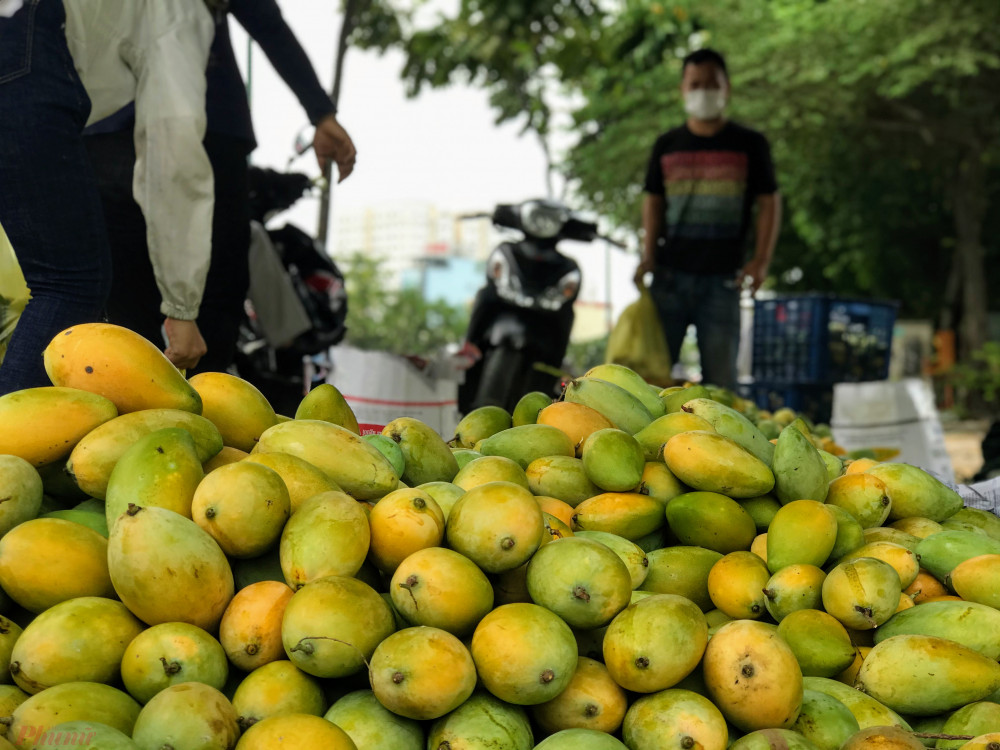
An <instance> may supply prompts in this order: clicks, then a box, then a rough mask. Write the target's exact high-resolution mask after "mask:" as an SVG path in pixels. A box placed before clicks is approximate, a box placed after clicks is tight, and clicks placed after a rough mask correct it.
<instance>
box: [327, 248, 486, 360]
mask: <svg viewBox="0 0 1000 750" xmlns="http://www.w3.org/2000/svg"><path fill="white" fill-rule="evenodd" d="M344 265H345V268H346V272H345V274H344V275H345V277H346V279H347V296H348V300H349V307H348V313H347V343H349V344H350V345H352V346H356V347H358V348H359V349H369V350H375V351H386V352H392V353H393V354H400V355H416V356H427V355H432V354H435V353H436V352H438V351H439V350H440V349H441V348H442V347H443V346H446V345H448V344H452V343H458V342H459V341H461V340H462V338H463V337H464V335H465V330H466V328H467V327H468V323H469V316H468V311H465V310H459V309H457V308H454V307H451V306H450V305H448V304H447V303H446V302H442V301H436V302H428V301H427V300H425V299H424V298H423V295H422V294H421V293H420V290H418V289H400V290H391V291H390V290H386V288H385V278H384V274H383V273H382V271H381V270H380V267H381V265H382V262H381V260H380V259H377V258H371V257H369V256H366V255H363V254H361V253H356V254H354V255H352V256H351V257H350V258H349V259H348V260H347V262H346V263H345V264H344Z"/></svg>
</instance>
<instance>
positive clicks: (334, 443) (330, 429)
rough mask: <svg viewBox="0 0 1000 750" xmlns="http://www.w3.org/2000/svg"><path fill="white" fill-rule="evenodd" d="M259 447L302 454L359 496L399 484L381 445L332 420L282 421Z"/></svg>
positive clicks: (384, 492) (371, 495)
mask: <svg viewBox="0 0 1000 750" xmlns="http://www.w3.org/2000/svg"><path fill="white" fill-rule="evenodd" d="M438 439H439V440H440V438H438ZM256 450H257V451H258V452H259V453H289V454H291V455H293V456H295V457H297V458H301V459H302V460H303V461H306V462H308V463H311V464H312V465H313V466H315V467H316V468H317V469H319V470H320V471H322V472H324V473H325V474H326V475H327V476H329V477H330V479H332V480H333V481H334V482H336V483H337V485H338V486H340V487H341V488H342V489H343V490H344V492H346V493H347V494H348V495H350V496H351V497H354V498H357V499H358V500H377V499H378V498H380V497H385V496H386V495H388V494H389V493H390V492H392V491H393V490H395V489H396V488H397V487H398V486H399V477H398V476H397V475H396V472H395V470H394V469H393V468H392V464H391V463H389V459H387V458H386V457H385V456H383V455H382V453H381V452H380V451H379V450H378V448H376V447H375V446H374V445H372V444H371V443H369V442H368V441H367V440H365V439H364V438H362V437H360V436H359V435H355V434H354V433H353V432H351V431H350V430H348V429H346V428H344V427H340V426H339V425H335V424H333V423H332V422H324V421H322V420H318V419H295V420H292V421H291V422H280V423H279V424H276V425H275V426H274V427H270V428H268V429H267V430H265V431H264V434H263V435H261V436H260V441H259V442H258V443H257V449H256ZM449 455H450V451H449ZM452 460H454V459H452ZM456 472H457V469H456ZM279 473H280V472H279Z"/></svg>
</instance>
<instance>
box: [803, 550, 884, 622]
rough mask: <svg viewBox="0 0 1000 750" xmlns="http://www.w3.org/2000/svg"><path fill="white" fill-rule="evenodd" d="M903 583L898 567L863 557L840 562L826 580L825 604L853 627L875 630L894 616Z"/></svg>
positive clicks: (835, 615) (824, 587)
mask: <svg viewBox="0 0 1000 750" xmlns="http://www.w3.org/2000/svg"><path fill="white" fill-rule="evenodd" d="M902 590H903V587H902V586H901V585H900V580H899V574H898V573H897V572H896V570H895V569H894V568H893V567H892V566H891V565H889V564H888V563H884V562H882V561H881V560H876V559H874V558H871V557H862V558H859V559H857V560H855V561H853V562H847V563H841V564H839V565H837V566H836V567H835V568H834V569H833V570H831V571H830V573H829V574H828V575H827V577H826V580H824V581H823V608H824V609H825V610H826V611H827V612H829V613H830V614H831V615H833V616H834V617H836V618H837V619H838V620H840V622H841V624H842V625H844V627H847V628H851V629H852V630H872V629H874V628H877V627H878V626H879V625H882V624H883V623H885V622H886V621H888V619H889V618H890V617H892V616H893V615H894V614H895V612H896V608H897V607H898V606H899V597H900V594H901V593H902Z"/></svg>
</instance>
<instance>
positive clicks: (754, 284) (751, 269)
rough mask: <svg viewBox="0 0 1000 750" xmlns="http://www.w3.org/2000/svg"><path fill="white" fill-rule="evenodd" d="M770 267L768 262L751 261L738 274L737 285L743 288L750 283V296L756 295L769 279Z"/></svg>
mask: <svg viewBox="0 0 1000 750" xmlns="http://www.w3.org/2000/svg"><path fill="white" fill-rule="evenodd" d="M768 265H769V264H768V263H767V261H762V260H757V259H756V258H755V259H753V260H751V261H750V262H749V263H747V264H746V265H745V266H743V268H741V269H740V270H739V272H738V273H737V274H736V283H737V284H739V285H740V286H742V285H744V284H746V283H747V282H748V281H749V286H748V288H749V289H750V294H756V293H757V290H758V289H760V286H761V284H763V283H764V280H765V279H766V278H767V269H768Z"/></svg>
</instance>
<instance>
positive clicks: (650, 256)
mask: <svg viewBox="0 0 1000 750" xmlns="http://www.w3.org/2000/svg"><path fill="white" fill-rule="evenodd" d="M666 205H667V200H666V198H665V197H664V196H662V195H656V194H654V193H646V196H645V198H644V199H643V201H642V233H643V238H642V241H643V249H642V261H641V262H640V263H639V268H638V269H637V270H636V278H641V277H642V276H644V275H645V274H646V273H648V272H651V271H652V270H653V268H654V267H655V266H656V246H657V243H658V242H659V240H660V233H661V232H662V231H663V212H664V210H665V209H666Z"/></svg>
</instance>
